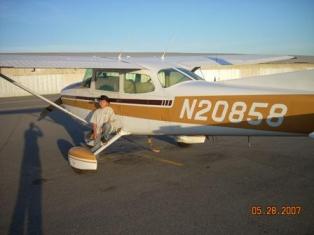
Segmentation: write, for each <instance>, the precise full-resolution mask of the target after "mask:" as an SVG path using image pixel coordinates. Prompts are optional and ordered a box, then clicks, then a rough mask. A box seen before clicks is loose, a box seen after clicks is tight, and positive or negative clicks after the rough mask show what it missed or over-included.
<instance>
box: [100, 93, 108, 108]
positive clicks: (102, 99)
mask: <svg viewBox="0 0 314 235" xmlns="http://www.w3.org/2000/svg"><path fill="white" fill-rule="evenodd" d="M109 104H110V99H109V97H108V96H105V95H102V96H100V97H99V105H100V107H101V108H104V107H107V106H108V105H109Z"/></svg>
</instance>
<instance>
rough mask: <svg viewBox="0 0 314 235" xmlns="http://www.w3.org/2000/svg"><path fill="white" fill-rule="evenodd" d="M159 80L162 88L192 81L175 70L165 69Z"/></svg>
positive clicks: (159, 73)
mask: <svg viewBox="0 0 314 235" xmlns="http://www.w3.org/2000/svg"><path fill="white" fill-rule="evenodd" d="M158 79H159V81H160V84H161V86H162V87H164V88H167V87H170V86H173V85H175V84H177V83H180V82H185V81H190V80H191V79H190V78H189V77H187V76H185V75H184V74H182V73H179V72H178V71H176V70H175V69H164V70H160V71H159V72H158Z"/></svg>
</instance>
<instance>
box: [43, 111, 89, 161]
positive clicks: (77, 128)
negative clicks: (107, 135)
mask: <svg viewBox="0 0 314 235" xmlns="http://www.w3.org/2000/svg"><path fill="white" fill-rule="evenodd" d="M48 116H49V117H50V118H51V119H52V120H53V121H54V122H55V123H57V124H59V125H61V126H63V127H64V128H65V130H66V131H67V133H68V134H69V136H70V137H71V139H72V143H71V142H70V141H68V140H66V139H64V138H60V139H58V140H57V145H58V148H59V150H60V152H61V154H62V156H63V158H64V160H66V161H68V151H69V149H70V148H71V147H73V145H74V146H80V145H81V144H83V143H84V133H85V132H88V131H89V130H90V129H89V128H88V127H86V126H83V125H81V124H80V123H78V122H77V121H75V120H73V118H71V117H69V116H67V115H65V114H63V113H62V112H59V111H57V110H55V111H53V112H51V113H49V114H48Z"/></svg>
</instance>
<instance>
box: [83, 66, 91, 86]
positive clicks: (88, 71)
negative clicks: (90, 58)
mask: <svg viewBox="0 0 314 235" xmlns="http://www.w3.org/2000/svg"><path fill="white" fill-rule="evenodd" d="M92 77H93V70H92V69H86V70H85V74H84V77H83V81H82V83H81V87H86V88H90V83H91V81H92Z"/></svg>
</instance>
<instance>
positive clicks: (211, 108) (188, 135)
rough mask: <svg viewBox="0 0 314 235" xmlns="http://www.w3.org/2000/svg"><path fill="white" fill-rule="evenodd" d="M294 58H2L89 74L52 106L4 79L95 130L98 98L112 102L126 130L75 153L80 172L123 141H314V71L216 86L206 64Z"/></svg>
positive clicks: (1, 61) (13, 64)
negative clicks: (228, 138) (143, 137)
mask: <svg viewBox="0 0 314 235" xmlns="http://www.w3.org/2000/svg"><path fill="white" fill-rule="evenodd" d="M292 58H293V57H291V56H276V57H272V56H257V55H219V56H213V55H209V56H205V55H202V56H201V55H199V56H167V57H164V56H162V57H129V56H126V57H122V56H121V55H120V56H118V57H117V58H114V57H100V56H76V55H71V56H56V55H16V54H2V55H0V67H1V68H84V69H86V74H85V76H84V79H83V81H82V82H80V83H76V84H72V85H70V86H68V87H66V88H64V89H63V90H62V91H61V96H60V98H59V99H58V100H57V101H56V102H52V101H50V100H48V99H46V98H45V97H43V96H41V95H39V94H37V93H36V92H34V91H32V90H31V89H29V88H27V87H25V86H24V85H22V84H20V83H17V82H16V81H14V80H13V79H12V78H9V77H8V76H6V75H5V74H2V73H1V74H0V76H1V77H2V78H4V79H6V80H7V81H9V82H10V83H12V84H14V85H16V86H18V87H20V88H22V89H24V90H26V91H27V92H29V93H31V94H32V95H35V96H37V97H38V98H40V99H42V100H44V101H45V102H47V103H49V104H50V106H49V107H48V110H52V108H54V107H55V108H57V109H59V110H61V111H63V112H64V113H66V114H68V115H70V116H72V117H73V118H75V119H78V120H79V121H81V122H82V123H83V124H87V125H88V124H89V119H90V117H91V114H92V112H93V110H94V109H96V107H97V98H98V97H100V96H101V95H106V96H108V97H110V100H111V106H112V108H113V109H114V111H115V113H116V114H117V115H118V117H119V119H120V121H121V123H122V130H121V131H120V132H119V133H117V134H116V135H114V136H113V137H112V138H111V139H110V140H109V141H108V142H107V143H106V144H105V145H103V146H102V147H100V148H99V149H98V150H96V151H95V152H91V150H89V149H88V148H83V147H73V148H71V149H70V150H69V153H68V156H69V162H70V164H71V166H72V167H74V168H77V169H82V170H95V169H97V157H96V156H97V155H98V154H99V153H100V152H102V151H103V150H104V149H106V148H107V147H108V146H109V145H111V144H112V143H113V142H115V141H116V140H117V139H119V138H120V137H121V136H123V135H130V134H132V135H148V136H153V135H172V136H177V137H178V138H179V139H181V140H180V141H183V142H185V143H199V142H204V141H205V137H206V136H309V137H311V138H314V70H306V71H299V72H291V73H282V74H275V75H267V76H263V77H261V76H258V77H251V78H245V79H237V80H229V81H222V82H214V83H212V82H208V81H205V80H204V79H203V78H201V77H199V76H198V75H196V74H195V73H194V71H196V70H197V69H199V68H202V66H207V67H208V66H210V65H217V64H220V65H221V66H225V65H236V64H258V63H265V62H273V61H281V60H289V59H292Z"/></svg>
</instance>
